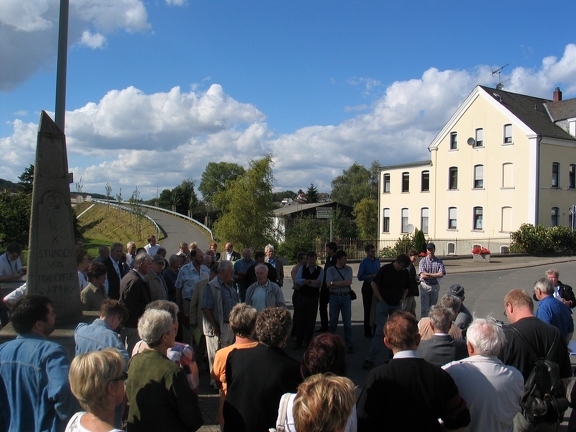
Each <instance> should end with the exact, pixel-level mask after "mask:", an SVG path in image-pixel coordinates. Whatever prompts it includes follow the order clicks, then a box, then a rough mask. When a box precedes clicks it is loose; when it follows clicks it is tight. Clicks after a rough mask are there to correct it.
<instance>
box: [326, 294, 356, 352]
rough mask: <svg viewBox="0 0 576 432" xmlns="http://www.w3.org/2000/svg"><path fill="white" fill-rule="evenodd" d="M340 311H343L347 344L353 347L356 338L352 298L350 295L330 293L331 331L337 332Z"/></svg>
mask: <svg viewBox="0 0 576 432" xmlns="http://www.w3.org/2000/svg"><path fill="white" fill-rule="evenodd" d="M340 311H342V324H344V339H345V340H346V346H347V347H348V348H352V347H353V346H354V339H353V338H352V300H351V299H350V295H345V296H339V295H335V294H330V328H329V330H330V333H336V327H337V326H338V316H339V315H340Z"/></svg>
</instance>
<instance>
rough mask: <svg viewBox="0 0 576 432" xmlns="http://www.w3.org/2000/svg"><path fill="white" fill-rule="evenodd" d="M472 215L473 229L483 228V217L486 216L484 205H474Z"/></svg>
mask: <svg viewBox="0 0 576 432" xmlns="http://www.w3.org/2000/svg"><path fill="white" fill-rule="evenodd" d="M472 216H473V223H472V227H473V228H472V229H475V230H481V229H482V226H483V224H482V219H483V217H484V209H483V208H482V207H474V210H473V212H472Z"/></svg>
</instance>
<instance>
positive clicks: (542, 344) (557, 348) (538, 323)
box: [498, 289, 572, 432]
mask: <svg viewBox="0 0 576 432" xmlns="http://www.w3.org/2000/svg"><path fill="white" fill-rule="evenodd" d="M504 307H505V314H506V316H507V317H508V320H509V321H510V325H508V326H504V334H505V336H506V340H507V343H505V344H504V346H503V347H502V350H501V352H500V355H499V356H498V357H499V358H500V360H502V362H503V363H504V364H507V365H510V366H514V367H515V368H516V369H518V370H519V371H520V372H521V373H522V376H523V377H524V383H525V384H524V396H523V397H522V402H521V406H522V411H521V412H520V413H518V414H517V415H516V417H515V418H514V431H515V432H516V431H556V430H557V427H558V424H559V422H560V421H561V419H562V416H563V414H564V411H565V410H566V408H567V407H568V402H567V400H566V390H565V384H566V382H567V379H568V378H569V377H571V376H572V369H571V367H570V358H569V356H568V348H567V346H566V343H565V342H564V341H563V340H562V338H561V337H560V332H559V331H558V329H557V328H556V327H553V326H551V325H550V324H547V323H545V322H544V321H542V320H540V319H539V318H536V317H535V316H534V302H533V301H532V298H531V297H530V296H529V295H528V294H527V293H526V292H525V291H523V290H520V289H516V290H512V291H510V292H509V293H508V294H506V297H504Z"/></svg>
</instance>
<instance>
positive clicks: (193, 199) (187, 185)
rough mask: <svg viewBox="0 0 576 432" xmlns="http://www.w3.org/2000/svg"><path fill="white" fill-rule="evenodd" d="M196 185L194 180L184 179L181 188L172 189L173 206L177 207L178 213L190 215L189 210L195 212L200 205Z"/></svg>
mask: <svg viewBox="0 0 576 432" xmlns="http://www.w3.org/2000/svg"><path fill="white" fill-rule="evenodd" d="M194 185H195V182H194V180H192V179H184V180H182V183H181V184H180V185H179V186H176V187H175V188H174V189H172V197H171V198H172V204H173V205H174V206H175V207H176V210H175V211H176V212H178V213H180V214H183V215H188V210H192V211H194V209H195V208H196V206H197V204H198V197H197V196H196V191H195V190H194Z"/></svg>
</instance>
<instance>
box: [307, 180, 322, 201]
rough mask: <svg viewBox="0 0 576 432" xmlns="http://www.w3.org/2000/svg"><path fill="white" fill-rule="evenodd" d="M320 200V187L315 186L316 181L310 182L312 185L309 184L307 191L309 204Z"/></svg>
mask: <svg viewBox="0 0 576 432" xmlns="http://www.w3.org/2000/svg"><path fill="white" fill-rule="evenodd" d="M319 201H320V197H319V196H318V188H317V187H316V186H314V183H310V186H308V190H307V191H306V202H307V203H308V204H313V203H317V202H319Z"/></svg>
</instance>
